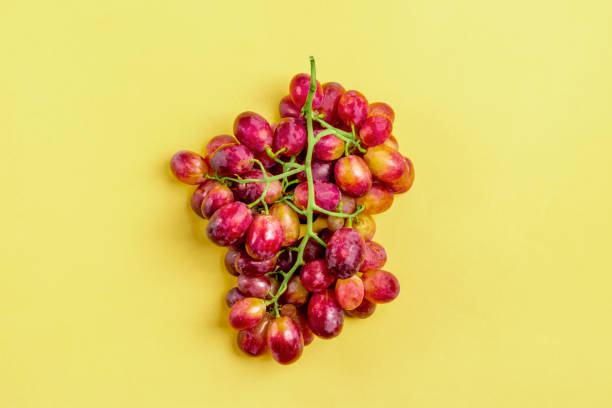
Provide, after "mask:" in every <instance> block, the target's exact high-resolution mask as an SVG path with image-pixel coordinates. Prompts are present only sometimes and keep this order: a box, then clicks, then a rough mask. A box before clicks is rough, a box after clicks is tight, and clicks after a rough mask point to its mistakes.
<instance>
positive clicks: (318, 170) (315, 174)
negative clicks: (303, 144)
mask: <svg viewBox="0 0 612 408" xmlns="http://www.w3.org/2000/svg"><path fill="white" fill-rule="evenodd" d="M310 169H311V171H312V179H313V180H316V181H330V182H331V181H332V179H333V177H334V162H331V161H326V160H317V159H312V162H311V163H310ZM297 178H298V180H300V181H306V180H307V179H306V172H305V171H302V172H299V173H298V174H297Z"/></svg>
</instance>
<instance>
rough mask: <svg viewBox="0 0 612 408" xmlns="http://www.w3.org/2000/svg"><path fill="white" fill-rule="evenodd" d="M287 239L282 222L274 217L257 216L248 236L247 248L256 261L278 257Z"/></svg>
mask: <svg viewBox="0 0 612 408" xmlns="http://www.w3.org/2000/svg"><path fill="white" fill-rule="evenodd" d="M284 239H285V231H283V226H282V224H281V222H280V221H279V220H278V218H276V217H275V216H273V215H256V216H255V218H254V219H253V222H252V223H251V225H250V227H249V229H248V231H247V236H246V241H245V245H244V246H245V248H246V251H247V253H248V254H249V256H250V257H251V258H253V259H255V260H256V261H264V260H266V259H270V258H272V257H274V255H276V253H277V252H278V250H279V249H280V247H281V244H282V243H283V240H284Z"/></svg>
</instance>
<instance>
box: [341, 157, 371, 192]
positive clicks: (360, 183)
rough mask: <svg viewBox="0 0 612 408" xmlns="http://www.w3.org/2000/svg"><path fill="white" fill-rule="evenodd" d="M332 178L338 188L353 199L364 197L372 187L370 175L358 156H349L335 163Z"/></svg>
mask: <svg viewBox="0 0 612 408" xmlns="http://www.w3.org/2000/svg"><path fill="white" fill-rule="evenodd" d="M334 176H335V179H336V184H337V185H338V187H340V188H341V189H342V191H344V192H345V193H346V194H348V195H351V196H354V197H360V196H362V195H364V194H365V193H367V192H368V190H369V189H370V187H372V173H370V169H368V165H367V164H366V163H365V162H364V161H363V159H362V158H361V157H359V156H355V155H350V156H346V157H343V158H341V159H339V160H338V161H336V164H335V166H334Z"/></svg>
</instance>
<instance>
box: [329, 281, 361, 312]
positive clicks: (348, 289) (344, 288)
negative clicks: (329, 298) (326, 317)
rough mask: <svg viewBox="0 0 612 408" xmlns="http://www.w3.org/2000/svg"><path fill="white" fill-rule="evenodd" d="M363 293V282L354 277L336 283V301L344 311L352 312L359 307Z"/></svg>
mask: <svg viewBox="0 0 612 408" xmlns="http://www.w3.org/2000/svg"><path fill="white" fill-rule="evenodd" d="M363 292H364V290H363V281H362V280H361V278H360V277H358V276H356V275H353V276H351V277H350V278H348V279H338V280H337V281H336V289H335V293H336V299H337V300H338V304H339V305H340V307H341V308H343V309H344V310H353V309H355V308H356V307H357V306H359V305H360V304H361V301H362V300H363Z"/></svg>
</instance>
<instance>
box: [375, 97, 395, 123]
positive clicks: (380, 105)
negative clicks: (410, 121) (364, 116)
mask: <svg viewBox="0 0 612 408" xmlns="http://www.w3.org/2000/svg"><path fill="white" fill-rule="evenodd" d="M368 115H369V116H372V115H384V116H386V117H387V118H388V119H389V120H390V121H391V123H393V121H394V120H395V112H393V109H392V108H391V106H389V105H387V104H386V103H384V102H374V103H371V104H370V106H368Z"/></svg>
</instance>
